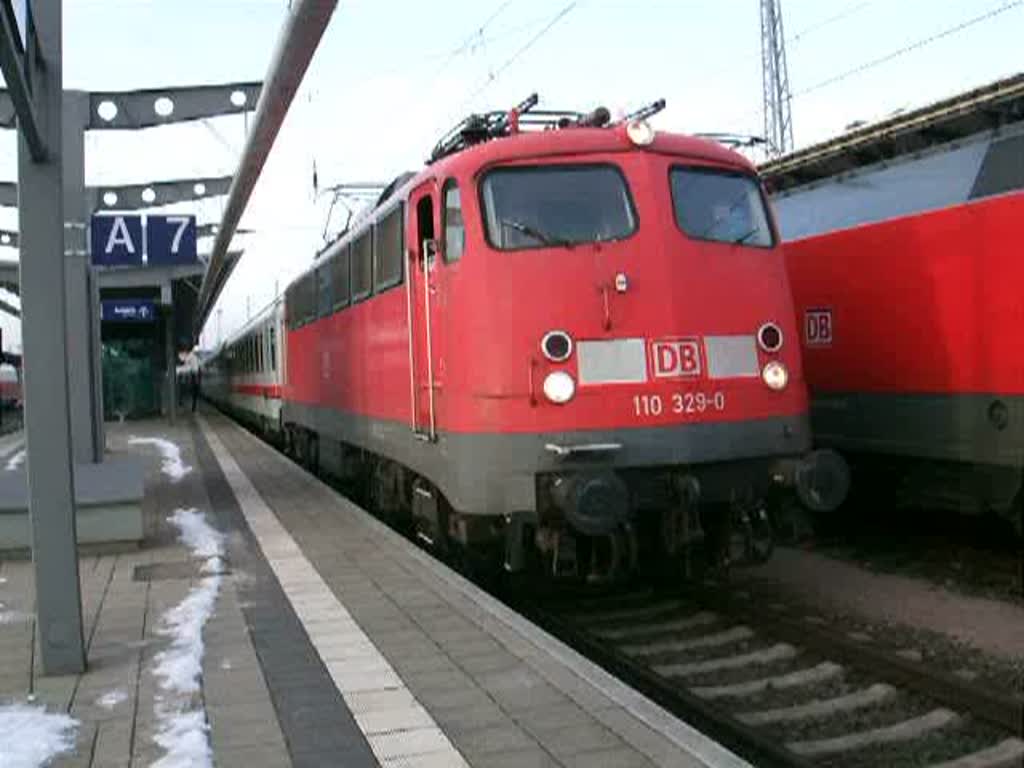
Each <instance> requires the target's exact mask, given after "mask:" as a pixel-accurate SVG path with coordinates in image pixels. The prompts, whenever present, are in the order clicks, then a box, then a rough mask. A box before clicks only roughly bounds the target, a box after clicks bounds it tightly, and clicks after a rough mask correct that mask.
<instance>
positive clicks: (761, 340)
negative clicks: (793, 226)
mask: <svg viewBox="0 0 1024 768" xmlns="http://www.w3.org/2000/svg"><path fill="white" fill-rule="evenodd" d="M535 103H536V99H535V97H534V98H532V99H531V100H528V101H527V102H525V103H524V104H522V105H520V106H519V107H518V108H516V109H515V110H513V111H511V112H508V113H505V112H500V113H499V112H496V113H489V114H485V115H474V116H471V117H470V118H468V119H467V120H465V121H463V122H462V123H460V124H459V125H458V126H457V127H456V128H455V129H453V131H452V132H450V133H449V134H448V135H447V136H446V137H445V138H444V139H442V141H441V142H440V143H439V144H438V146H437V147H436V148H435V150H434V153H433V155H432V158H431V161H430V162H429V164H428V165H427V166H426V168H425V169H424V170H422V171H420V172H419V173H417V174H415V175H413V174H407V175H405V176H402V177H400V178H399V179H398V180H396V182H395V183H394V184H392V186H391V187H390V188H389V189H387V190H386V191H385V192H384V193H383V194H382V196H381V198H380V200H379V201H378V203H377V205H376V207H375V208H374V209H373V211H372V212H371V213H369V214H368V215H367V216H365V217H364V218H363V219H362V220H361V221H359V222H357V223H356V224H355V225H354V226H353V227H352V229H351V231H349V232H347V233H346V234H345V235H344V236H343V237H341V238H340V239H339V240H338V241H337V242H336V243H334V244H333V245H332V246H331V247H329V248H328V249H327V250H326V251H325V252H324V253H323V254H322V255H321V256H320V258H319V259H318V260H317V262H316V264H315V266H314V268H313V269H311V270H310V271H309V272H307V273H306V274H304V275H303V276H301V277H300V278H299V279H298V280H296V281H295V282H294V283H293V284H292V285H290V286H289V288H288V290H287V292H286V296H285V306H286V310H285V318H286V324H287V331H286V340H285V359H286V368H285V372H286V375H285V379H284V382H283V386H284V390H283V396H284V401H283V407H282V420H283V423H284V425H285V429H286V430H287V432H288V434H289V435H290V442H291V444H292V445H293V446H294V449H295V450H296V452H297V453H299V454H300V455H302V456H303V457H305V458H307V459H308V460H310V461H312V462H314V463H315V464H316V465H317V466H319V467H322V468H324V469H326V470H328V471H330V472H332V473H335V474H337V475H339V476H341V477H343V478H353V477H362V478H368V481H369V487H370V495H371V497H372V499H373V501H374V505H375V506H376V507H377V508H378V509H380V510H382V511H383V512H385V513H386V514H388V515H389V516H391V517H393V518H396V519H404V520H406V521H407V522H408V523H409V524H410V525H411V526H412V528H413V529H414V530H415V531H416V533H417V535H418V536H419V537H420V538H421V539H423V540H425V541H428V542H430V543H432V544H434V545H436V546H438V547H442V548H447V547H451V546H457V547H458V548H459V549H461V550H463V551H466V552H469V553H472V554H474V555H477V556H479V557H480V558H482V559H484V560H487V561H489V562H490V563H492V564H494V565H496V566H502V565H503V566H504V567H505V568H507V569H509V570H517V569H520V568H523V567H533V568H537V569H543V570H544V571H546V572H547V573H548V574H553V575H555V576H579V577H585V578H589V579H591V580H607V579H614V578H617V577H620V576H622V575H624V574H627V573H629V572H631V571H633V570H634V569H635V568H636V566H637V564H638V560H639V558H640V556H641V553H643V552H645V551H650V552H652V553H657V554H658V555H659V556H661V557H663V558H665V559H668V560H670V561H675V560H676V559H677V558H679V559H681V556H682V555H683V553H684V552H689V551H690V549H691V547H693V546H696V545H702V549H705V550H708V549H710V550H713V551H714V553H715V555H720V554H721V553H722V552H723V551H726V550H727V548H729V549H728V551H729V552H730V553H731V554H732V556H734V557H735V556H737V555H745V554H761V555H763V554H764V553H765V552H766V550H767V548H768V546H770V545H769V542H770V538H769V536H770V531H769V530H768V529H767V521H766V517H765V513H764V499H765V498H766V495H767V494H768V492H769V490H770V489H771V488H772V487H773V486H780V485H787V484H793V483H794V482H797V483H798V485H799V487H800V490H801V492H802V493H803V495H804V496H805V497H807V498H808V499H810V500H811V503H817V504H820V505H823V506H828V507H832V506H835V505H837V504H838V503H839V502H840V501H841V499H842V495H843V493H844V492H845V491H844V480H845V477H844V474H843V471H844V469H845V467H844V466H842V465H841V464H837V459H836V458H835V457H832V456H831V455H808V449H809V447H810V433H809V429H808V413H807V409H808V405H807V395H806V391H805V388H804V382H803V375H802V371H801V364H800V352H799V344H798V343H797V341H796V339H797V338H798V329H797V327H796V325H795V323H794V314H793V308H792V304H791V301H790V294H789V288H788V283H787V278H786V272H785V265H784V263H783V259H782V254H781V250H780V248H779V247H778V238H777V235H776V232H775V228H774V224H773V222H772V218H771V215H770V212H769V209H768V207H767V205H766V203H765V198H764V195H763V192H762V188H761V184H760V182H759V180H758V178H757V176H756V174H755V173H754V171H753V169H752V168H751V166H750V165H749V163H748V162H747V161H746V160H745V159H743V158H742V157H741V156H739V155H737V154H735V153H734V152H732V151H729V150H727V149H725V148H724V147H722V146H720V145H718V144H715V143H712V142H709V141H705V140H701V139H697V138H691V137H686V136H679V135H670V134H661V133H655V131H654V130H653V129H651V127H650V126H649V124H648V123H647V122H646V121H645V119H644V118H646V117H647V116H649V115H650V114H653V112H654V111H656V110H657V109H658V108H660V105H655V106H653V107H652V108H649V109H647V110H644V111H642V112H641V113H640V114H636V115H633V116H631V118H630V119H627V120H625V121H623V122H620V123H617V124H611V123H610V120H609V116H608V113H607V110H603V109H599V110H596V111H595V112H593V113H591V114H589V115H583V114H579V113H568V112H566V113H552V112H539V111H536V110H534V109H533V107H534V105H535ZM730 547H731V548H730Z"/></svg>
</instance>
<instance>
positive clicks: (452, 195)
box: [441, 179, 466, 263]
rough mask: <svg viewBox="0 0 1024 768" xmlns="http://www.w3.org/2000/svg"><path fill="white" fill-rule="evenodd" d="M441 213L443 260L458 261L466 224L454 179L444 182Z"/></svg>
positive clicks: (463, 241) (460, 255) (463, 244)
mask: <svg viewBox="0 0 1024 768" xmlns="http://www.w3.org/2000/svg"><path fill="white" fill-rule="evenodd" d="M441 215H442V216H444V221H443V222H442V224H441V226H442V228H443V229H444V260H445V261H446V262H449V263H450V262H453V261H458V260H459V259H461V258H462V251H463V250H464V249H465V247H466V226H465V224H463V223H462V198H461V196H460V195H459V187H458V185H457V184H456V183H455V180H454V179H448V181H446V182H445V183H444V208H443V209H442V214H441Z"/></svg>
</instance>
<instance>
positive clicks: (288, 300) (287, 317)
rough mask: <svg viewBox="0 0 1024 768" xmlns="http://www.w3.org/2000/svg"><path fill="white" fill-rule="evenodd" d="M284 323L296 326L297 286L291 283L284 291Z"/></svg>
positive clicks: (290, 326)
mask: <svg viewBox="0 0 1024 768" xmlns="http://www.w3.org/2000/svg"><path fill="white" fill-rule="evenodd" d="M284 324H285V325H286V326H288V328H294V327H295V288H294V286H291V285H290V286H288V287H287V288H286V289H285V291H284Z"/></svg>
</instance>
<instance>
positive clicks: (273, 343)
mask: <svg viewBox="0 0 1024 768" xmlns="http://www.w3.org/2000/svg"><path fill="white" fill-rule="evenodd" d="M267 331H268V340H269V342H270V343H269V346H270V370H272V371H276V370H277V328H275V327H274V326H273V325H272V326H270V328H268V329H267Z"/></svg>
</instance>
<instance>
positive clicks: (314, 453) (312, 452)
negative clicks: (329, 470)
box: [308, 431, 320, 477]
mask: <svg viewBox="0 0 1024 768" xmlns="http://www.w3.org/2000/svg"><path fill="white" fill-rule="evenodd" d="M308 435H309V471H310V472H311V473H312V474H314V475H316V476H318V477H319V476H320V436H319V435H317V433H316V432H312V431H311V432H309V433H308Z"/></svg>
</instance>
